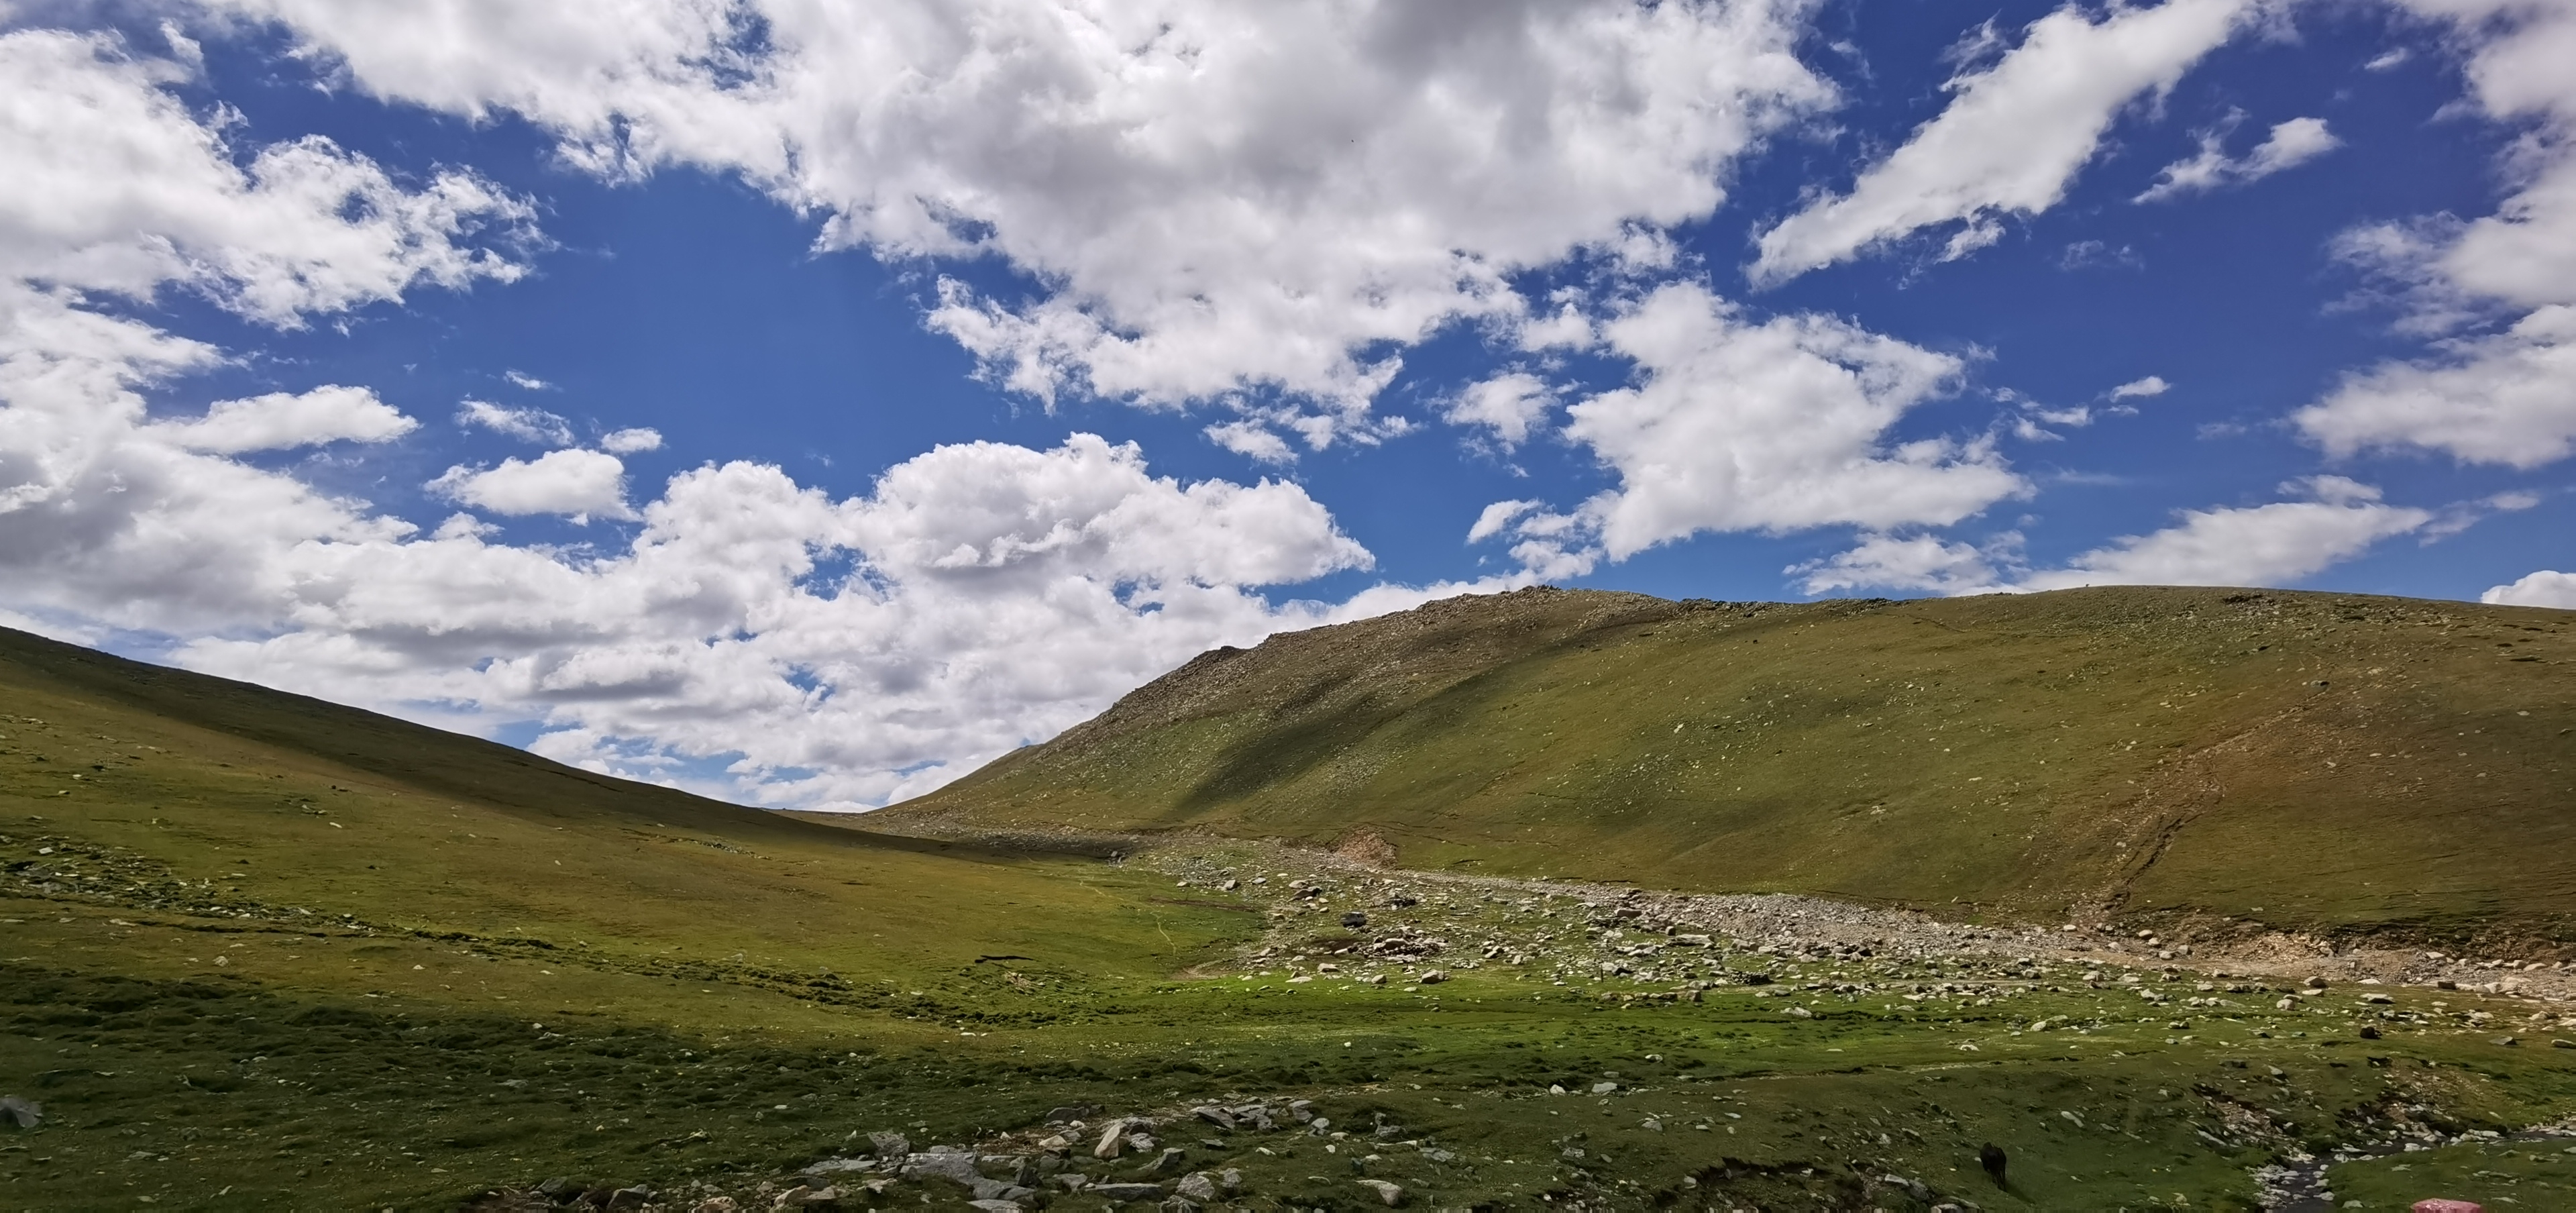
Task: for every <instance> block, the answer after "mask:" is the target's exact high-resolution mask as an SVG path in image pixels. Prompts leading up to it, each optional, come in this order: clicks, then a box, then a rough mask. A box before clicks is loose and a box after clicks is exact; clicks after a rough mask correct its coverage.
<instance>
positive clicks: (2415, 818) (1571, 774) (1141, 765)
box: [870, 588, 2576, 940]
mask: <svg viewBox="0 0 2576 1213" xmlns="http://www.w3.org/2000/svg"><path fill="white" fill-rule="evenodd" d="M2572 623H2576V616H2571V615H2570V614H2568V613H2566V612H2560V611H2549V610H2538V609H2523V608H2512V607H2490V606H2478V605H2472V604H2464V603H2457V602H2423V601H2413V600H2406V599H2393V598H2373V597H2364V596H2357V595H2349V594H2316V593H2295V592H2285V591H2272V590H2264V591H2251V590H2224V589H2132V588H2121V589H2085V590H2069V591H2061V592H2057V593H2048V594H2032V595H2010V596H2006V595H1998V596H1991V597H1979V598H1964V599H1949V600H1927V601H1913V602H1888V601H1850V602H1840V601H1838V602H1820V603H1814V604H1809V605H1777V604H1766V603H1753V604H1740V603H1717V602H1704V601H1695V602H1679V603H1676V602H1665V601H1661V600H1658V599H1652V598H1646V597H1641V596H1636V595H1627V594H1610V593H1597V592H1579V591H1563V590H1553V589H1532V590H1524V591H1521V592H1519V593H1514V594H1505V595H1499V596H1494V597H1471V598H1456V599H1451V600H1448V601H1444V602H1438V603H1433V604H1431V605H1428V606H1425V607H1422V608H1420V609H1418V610H1414V611H1410V612H1406V613H1404V614H1400V615H1394V616H1389V617H1385V618H1379V619H1371V620H1366V621H1363V622H1358V623H1351V624H1345V625H1341V626H1337V627H1328V628H1319V629H1316V630H1313V631H1307V632H1300V633H1295V634H1290V635H1282V636H1277V637H1273V638H1272V639H1271V640H1269V641H1268V642H1266V643H1264V644H1263V645H1261V646H1260V647H1259V648H1256V649H1252V650H1249V651H1242V650H1231V649H1221V650H1218V651H1216V652H1212V653H1208V654H1205V655H1203V656H1201V657H1199V658H1198V659H1197V660H1195V661H1192V662H1191V663H1190V664H1188V665H1187V666H1184V667H1182V668H1181V669H1180V670H1177V671H1175V672H1173V673H1172V674H1170V675H1168V676H1166V677H1164V678H1162V679H1160V680H1158V681H1156V682H1154V683H1153V684H1151V685H1149V686H1146V687H1144V688H1143V689H1141V690H1138V691H1137V692H1135V693H1134V694H1132V695H1130V696H1128V697H1127V698H1126V699H1124V700H1122V701H1121V702H1120V703H1119V704H1118V705H1117V706H1116V707H1114V708H1112V709H1110V710H1109V711H1108V712H1106V713H1104V714H1103V715H1101V716H1100V717H1099V718H1098V719H1095V720H1093V721H1091V722H1089V723H1087V724H1085V725H1083V726H1081V727H1079V728H1077V729H1074V730H1072V731H1070V732H1068V733H1066V734H1065V735H1063V736H1062V737H1060V738H1057V739H1056V740H1054V741H1052V742H1050V743H1048V744H1046V745H1042V746H1036V747H1032V748H1029V749H1025V750H1022V751H1020V752H1018V753H1016V754H1013V755H1011V756H1009V757H1007V758H1005V759H1003V760H1002V761H999V762H996V763H994V764H992V765H991V766H989V767H987V768H985V769H984V770H982V771H979V772H977V773H976V774H974V775H973V776H971V777H969V778H967V779H965V780H962V781H960V782H958V783H957V784H955V785H953V786H951V787H949V788H947V789H945V790H943V791H941V792H939V793H937V794H935V795H932V796H929V797H926V798H924V799H921V800H918V801H914V802H911V803H908V804H905V805H902V806H899V807H897V808H896V809H893V810H890V811H888V812H887V813H885V814H881V815H877V816H876V817H874V818H872V819H871V822H870V824H871V825H872V826H877V827H880V828H882V827H885V826H889V825H898V823H899V828H907V829H913V830H931V831H936V830H939V829H942V828H949V829H954V828H970V829H977V830H993V829H1009V830H1025V831H1047V830H1063V831H1194V832H1200V833H1210V834H1222V835H1237V836H1246V837H1267V838H1281V839H1291V840H1297V841H1301V842H1306V843H1313V844H1337V843H1343V842H1347V841H1350V840H1355V839H1358V840H1365V839H1367V838H1369V836H1375V838H1379V839H1383V840H1384V841H1385V842H1386V843H1388V844H1391V845H1392V846H1393V848H1394V852H1395V855H1396V856H1397V857H1398V858H1397V862H1399V863H1401V864H1403V865H1405V866H1409V867H1423V868H1449V869H1458V870H1470V871H1477V872H1486V873H1507V874H1545V875H1553V876H1569V877H1585V878H1593V879H1607V880H1625V881H1631V882H1634V883H1637V884H1640V885H1645V886H1654V887H1666V888H1683V889H1702V890H1733V891H1793V892H1808V893H1819V894H1826V895H1831V896H1835V897H1841V898H1854V899H1861V900H1866V901H1872V902H1881V903H1901V904H1907V905H1913V906H1920V907H1925V908H1939V909H1942V910H1943V911H1944V912H1961V913H1977V912H1992V913H2000V914H2003V915H2006V916H2027V917H2037V918H2045V919H2051V920H2053V919H2055V918H2057V917H2059V916H2061V915H2072V916H2076V917H2082V918H2086V919H2092V918H2096V917H2114V918H2120V919H2124V920H2128V919H2143V920H2145V921H2149V922H2153V921H2156V920H2158V919H2159V918H2167V919H2169V918H2172V917H2174V916H2177V915H2196V916H2200V917H2202V918H2203V919H2205V920H2214V919H2216V918H2220V917H2226V918H2233V919H2235V920H2237V922H2236V924H2235V925H2236V926H2237V927H2239V928H2240V929H2246V930H2250V929H2252V926H2251V924H2252V923H2253V922H2256V921H2261V922H2264V923H2268V924H2270V925H2273V926H2280V927H2290V928H2294V929H2302V930H2316V931H2352V930H2375V931H2402V932H2413V933H2417V934H2420V935H2422V936H2425V937H2429V938H2453V939H2455V938H2459V937H2461V936H2463V935H2464V934H2470V933H2478V932H2485V933H2488V934H2489V935H2490V936H2492V937H2495V938H2514V939H2527V940H2540V939H2552V938H2563V937H2565V936H2567V935H2569V934H2571V933H2576V932H2571V931H2570V930H2569V927H2570V926H2571V924H2576V737H2571V735H2570V727H2571V726H2576V677H2571V673H2572V672H2576V668H2572V667H2576V632H2571V630H2570V625H2571V624H2572ZM1366 845H1374V844H1373V843H1368V844H1366ZM2212 925H2215V924H2212Z"/></svg>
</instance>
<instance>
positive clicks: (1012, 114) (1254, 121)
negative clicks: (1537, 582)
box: [227, 0, 1834, 449]
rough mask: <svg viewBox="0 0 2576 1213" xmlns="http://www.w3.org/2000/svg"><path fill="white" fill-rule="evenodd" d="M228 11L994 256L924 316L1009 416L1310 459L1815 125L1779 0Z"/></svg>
mask: <svg viewBox="0 0 2576 1213" xmlns="http://www.w3.org/2000/svg"><path fill="white" fill-rule="evenodd" d="M227 7H229V8H231V9H233V10H234V11H237V12H242V13H247V14H251V15H254V16H258V17H264V18H271V19H274V20H277V21H280V22H283V23H284V24H286V25H287V26H288V27H289V28H291V29H292V30H293V31H294V34H295V36H296V37H298V38H300V39H302V40H303V41H304V42H305V44H306V45H307V47H308V48H309V49H310V50H311V51H312V52H313V53H315V54H317V55H319V56H321V57H323V58H324V59H326V60H329V61H333V62H336V63H337V64H338V65H339V66H340V69H341V70H343V71H344V72H345V73H346V74H347V77H348V79H349V80H350V81H351V82H352V83H353V84H354V85H355V86H357V87H359V88H362V89H365V90H367V91H369V92H372V93H375V94H377V95H379V96H384V97H390V98H399V99H402V100H407V101H413V102H417V103H420V104H423V105H428V106H432V107H435V108H438V109H442V110H446V111H449V112H454V113H459V114H466V115H473V116H478V117H480V116H483V115H485V114H488V113H490V112H493V111H495V110H505V109H506V110H510V111H515V112H517V113H519V114H522V115H525V116H526V117H528V118H529V119H531V120H533V121H535V122H537V123H539V124H541V125H543V126H545V127H547V128H549V129H551V130H553V131H555V132H556V133H557V134H559V135H560V136H561V137H562V139H563V140H564V141H565V145H566V148H567V151H568V154H569V155H570V156H571V158H572V159H573V160H575V161H576V162H577V163H582V164H585V165H588V166H590V167H592V168H594V169H595V170H598V171H600V172H603V173H608V174H611V175H620V174H633V173H640V172H645V171H649V170H651V169H652V168H654V167H655V166H658V165H663V164H674V163H685V164H695V165H700V166H705V167H709V168H714V169H718V170H729V171H735V172H739V173H741V174H742V175H744V176H745V177H746V178H748V179H749V180H751V181H753V182H754V183H756V184H758V185H759V186H761V187H762V188H765V189H767V190H768V191H770V192H771V193H772V194H773V195H774V196H776V197H778V198H779V199H781V200H782V201H785V202H788V203H790V204H792V205H794V206H796V207H798V208H800V209H802V210H806V211H812V212H820V213H822V214H824V215H826V216H827V217H828V220H827V222H826V224H825V226H824V230H823V233H822V243H823V244H824V245H826V246H829V247H840V246H864V247H867V248H869V249H873V250H875V251H876V252H877V253H878V254H879V255H881V256H885V257H889V258H915V257H967V256H980V255H992V256H997V257H999V258H1001V259H1003V260H1004V261H1006V262H1007V263H1008V264H1009V265H1011V266H1013V267H1015V268H1017V269H1019V270H1021V271H1023V272H1024V273H1025V274H1026V275H1028V277H1029V279H1030V280H1032V281H1033V282H1034V283H1037V284H1040V285H1039V286H1038V288H1037V289H1036V290H1035V292H1034V294H1033V295H1032V296H1031V297H1030V298H1028V299H1026V300H1018V299H1005V298H998V297H990V296H985V295H981V294H978V293H977V292H975V291H974V290H972V289H969V288H968V287H967V286H965V285H964V284H962V283H960V282H956V281H951V282H949V283H947V284H945V287H944V289H943V290H942V293H941V296H940V302H939V303H938V305H937V306H936V308H935V309H934V311H933V312H932V315H931V320H932V323H933V324H934V325H936V326H937V327H938V328H940V329H941V330H942V331H944V332H947V333H948V334H950V335H951V336H952V337H954V338H955V339H956V340H958V341H959V342H961V343H962V344H963V345H965V347H966V348H968V349H969V350H971V351H973V352H974V353H975V354H976V356H977V357H978V358H979V359H981V360H982V361H983V363H984V365H985V367H986V373H987V374H988V375H989V376H990V377H992V378H993V379H994V381H996V382H998V383H1001V384H1004V385H1006V386H1008V387H1010V388H1011V389H1013V390H1015V391H1021V392H1025V393H1029V394H1031V395H1034V396H1037V397H1040V398H1042V399H1052V398H1054V396H1055V395H1057V394H1058V393H1061V392H1064V391H1068V390H1078V391H1087V392H1093V393H1098V394H1101V395H1105V396H1112V397H1121V398H1132V399H1136V400H1142V401H1151V402H1163V403H1171V402H1184V401H1191V400H1200V399H1219V398H1224V399H1232V398H1234V397H1233V394H1234V393H1238V392H1239V391H1241V390H1243V389H1275V390H1276V391H1277V392H1278V393H1282V394H1284V395H1285V396H1286V397H1288V398H1292V399H1297V400H1301V401H1304V402H1306V403H1307V405H1309V406H1310V407H1311V408H1312V409H1313V410H1314V415H1316V416H1321V417H1324V418H1326V419H1327V420H1328V424H1325V425H1320V426H1299V427H1290V429H1291V430H1292V432H1294V433H1295V434H1296V436H1298V437H1299V438H1301V439H1302V440H1304V441H1307V442H1309V443H1314V442H1322V441H1332V440H1335V439H1336V438H1340V437H1356V438H1361V439H1366V438H1368V437H1371V436H1374V435H1376V434H1377V433H1378V431H1377V430H1375V429H1374V428H1373V427H1372V426H1371V425H1370V424H1369V421H1368V418H1367V417H1366V409H1367V404H1368V401H1369V398H1370V397H1372V396H1373V395H1374V394H1375V393H1376V392H1377V391H1378V390H1379V388H1380V387H1382V386H1383V385H1384V384H1385V383H1386V382H1387V380H1388V377H1389V376H1390V375H1391V374H1393V372H1394V369H1395V363H1394V360H1393V359H1394V356H1393V355H1390V354H1386V353H1384V352H1383V351H1386V350H1390V349H1392V350H1396V351H1400V350H1401V348H1402V347H1405V346H1408V345H1410V344H1412V343H1415V342H1418V341H1420V340H1422V339H1424V338H1425V337H1426V336H1428V335H1429V334H1431V333H1432V332H1434V331H1436V330H1438V329H1440V328H1441V327H1443V326H1445V325H1448V324H1450V323H1452V322H1454V321H1457V320H1460V319H1479V318H1482V319H1493V320H1502V321H1507V320H1510V319H1512V318H1515V317H1518V316H1520V315H1522V314H1523V313H1524V312H1525V311H1526V310H1527V303H1526V301H1524V300H1523V299H1522V298H1521V297H1520V296H1519V295H1518V294H1517V293H1516V292H1515V290H1514V289H1513V287H1512V286H1511V285H1510V283H1509V281H1508V280H1507V279H1508V277H1509V276H1510V275H1511V274H1512V273H1514V272H1515V271H1518V270H1521V269H1525V268H1529V267H1534V266H1544V265H1549V264H1553V263H1556V262H1559V261H1561V260H1563V259H1565V258H1568V257H1570V256H1575V255H1578V254H1583V255H1594V254H1597V255H1601V256H1607V257H1611V258H1614V259H1617V260H1620V261H1621V262H1622V263H1640V264H1642V263H1645V262H1651V261H1652V260H1653V259H1654V258H1655V257H1656V256H1657V255H1659V254H1658V252H1657V250H1659V249H1660V250H1661V255H1665V256H1667V257H1668V256H1669V254H1670V253H1671V252H1672V249H1671V246H1670V243H1669V241H1663V240H1662V239H1661V234H1660V233H1661V229H1663V228H1665V227H1669V226H1670V225H1673V224H1677V223H1682V222H1686V221H1689V220H1692V219H1695V218H1698V217H1701V216H1705V215H1707V214H1708V213H1710V211H1711V210H1712V209H1713V208H1715V207H1716V206H1717V205H1718V204H1719V202H1720V201H1721V199H1722V198H1723V190H1722V189H1721V187H1720V181H1721V180H1722V178H1723V176H1724V174H1725V172H1726V168H1727V166H1728V164H1729V163H1730V162H1731V161H1732V160H1734V159H1735V158H1736V157H1738V156H1739V155H1741V154H1742V153H1743V152H1744V151H1745V150H1746V149H1747V148H1749V147H1751V146H1752V145H1754V144H1755V143H1756V141H1758V140H1759V139H1760V138H1762V137H1763V136H1764V135H1765V134H1766V133H1768V132H1771V131H1774V130H1777V129H1779V128H1780V127H1782V126H1783V125H1784V124H1785V123H1788V122H1790V121H1793V120H1795V119H1797V118H1799V117H1801V116H1804V115H1807V114H1810V113H1813V112H1816V111H1818V110H1820V109H1821V108H1823V107H1826V106H1828V105H1830V104H1831V103H1832V101H1833V100H1834V93H1833V90H1832V88H1831V87H1830V86H1829V85H1828V84H1827V83H1825V82H1824V81H1823V80H1822V79H1821V78H1819V77H1818V76H1816V75H1815V74H1814V73H1812V72H1810V71H1809V70H1808V69H1807V68H1806V67H1805V66H1803V65H1802V64H1800V63H1799V62H1798V60H1797V57H1796V55H1795V54H1794V47H1795V44H1796V42H1797V40H1798V38H1799V37H1800V36H1801V32H1802V24H1803V17H1804V15H1805V12H1806V6H1805V5H1804V4H1802V3H1798V2H1797V0H1708V2H1701V3H1671V4H1634V3H1630V2H1628V0H1576V2H1573V3H1565V4H1532V3H1498V4H1481V5H1465V6H1455V5H1451V6H1423V5H1413V4H1358V5H1354V4H1346V3H1338V2H1327V0H1291V2H1286V3H1277V4H1261V5H1250V6H1245V5H1240V4H1234V3H1222V2H1218V0H1154V2H1151V3H1140V4H1122V5H1107V6H1087V7H1067V6H1061V5H1054V4H1043V3H1037V2H1035V0H971V2H968V3H927V2H918V0H916V2H892V3H880V4H869V5H862V6H858V7H856V8H852V9H846V10H845V9H839V8H829V7H816V6H812V5H803V4H791V3H784V2H756V3H746V4H740V5H736V4H727V3H720V2H718V0H672V2H669V3H661V4H647V3H638V4H626V5H618V6H612V7H605V8H603V7H596V6H580V5H571V6H565V5H549V6H535V7H530V6H524V5H494V4H488V3H475V2H474V0H434V2H428V3H421V4H412V5H400V6H395V7H393V8H369V9H354V8H351V7H349V6H347V5H343V4H338V3H332V2H329V0H230V3H229V4H228V5H227ZM746 23H748V24H753V25H756V26H757V27H758V28H759V29H760V31H761V33H762V37H761V38H759V39H758V40H757V41H756V42H754V41H752V40H748V39H745V38H743V37H742V36H741V31H742V30H743V29H744V28H745V27H746ZM1371 351H1375V353H1371ZM1240 433H1241V432H1240V431H1225V432H1223V433H1221V434H1220V435H1219V436H1220V437H1223V436H1224V435H1225V434H1235V435H1238V436H1239V435H1240ZM1273 437H1274V440H1276V435H1274V436H1273ZM1263 449H1267V446H1266V444H1264V446H1263Z"/></svg>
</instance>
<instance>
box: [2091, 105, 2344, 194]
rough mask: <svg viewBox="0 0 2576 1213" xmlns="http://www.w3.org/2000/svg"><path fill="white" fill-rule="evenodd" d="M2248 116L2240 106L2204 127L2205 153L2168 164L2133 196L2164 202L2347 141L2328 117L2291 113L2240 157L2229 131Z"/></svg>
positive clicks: (2256, 177) (2256, 176) (2297, 161)
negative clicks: (2232, 149)
mask: <svg viewBox="0 0 2576 1213" xmlns="http://www.w3.org/2000/svg"><path fill="white" fill-rule="evenodd" d="M2244 116H2245V115H2244V112H2243V111H2241V110H2239V111H2237V112H2235V113H2234V114H2232V115H2230V117H2229V119H2228V121H2227V122H2225V123H2223V124H2221V125H2220V126H2219V127H2217V128H2216V129H2213V130H2208V131H2203V132H2201V135H2200V154H2199V155H2196V156H2193V157H2192V158H2191V159H2189V160H2177V161H2174V162H2173V163H2171V164H2168V165H2166V166H2165V168H2164V171H2163V172H2162V173H2160V174H2158V175H2157V177H2156V183H2155V184H2154V185H2151V186H2148V187H2147V188H2146V191H2145V192H2143V193H2141V194H2139V195H2138V196H2137V197H2136V198H2134V199H2132V201H2135V202H2161V201H2163V200H2165V199H2167V198H2178V197H2181V196H2182V195H2184V194H2190V193H2198V192H2202V191H2206V190H2214V189H2217V188H2219V187H2220V186H2225V185H2241V184H2243V183H2245V182H2249V181H2260V180H2262V179H2263V178H2265V177H2269V176H2271V175H2272V174H2274V173H2277V172H2280V171H2282V170H2283V169H2291V168H2297V167H2298V166H2300V165H2302V164H2305V163H2307V162H2308V161H2311V160H2314V159H2316V158H2317V157H2319V156H2322V155H2325V154H2326V153H2327V152H2331V151H2333V150H2335V149H2336V148H2338V147H2342V146H2343V140H2341V139H2338V138H2336V137H2335V135H2334V132H2332V131H2329V130H2327V129H2326V122H2325V119H2323V118H2292V119H2290V120H2289V121H2287V122H2283V123H2280V124H2278V125H2276V126H2274V127H2273V128H2272V134H2271V137H2270V138H2267V139H2265V140H2264V141H2263V142H2262V143H2261V144H2259V145H2257V146H2256V147H2255V148H2254V150H2253V151H2251V152H2248V153H2246V155H2245V157H2244V158H2243V159H2241V160H2240V159H2235V158H2232V157H2230V156H2229V155H2228V154H2227V135H2228V132H2229V131H2231V130H2233V129H2234V128H2235V125H2236V123H2237V122H2239V121H2242V120H2243V119H2244Z"/></svg>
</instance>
